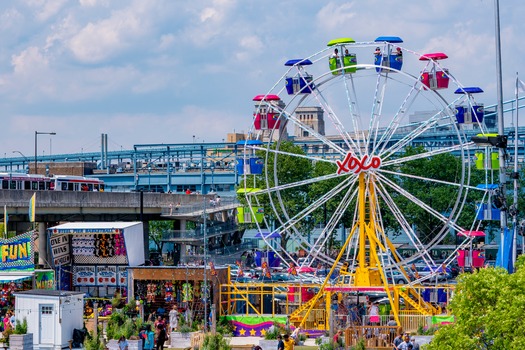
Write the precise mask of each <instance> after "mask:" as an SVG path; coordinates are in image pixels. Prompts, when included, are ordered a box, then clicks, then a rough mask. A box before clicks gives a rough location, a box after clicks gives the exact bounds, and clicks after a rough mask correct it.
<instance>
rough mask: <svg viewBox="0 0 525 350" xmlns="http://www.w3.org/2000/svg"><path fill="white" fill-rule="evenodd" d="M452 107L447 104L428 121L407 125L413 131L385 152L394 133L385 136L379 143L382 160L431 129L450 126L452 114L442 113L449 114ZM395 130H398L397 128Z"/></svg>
mask: <svg viewBox="0 0 525 350" xmlns="http://www.w3.org/2000/svg"><path fill="white" fill-rule="evenodd" d="M454 102H456V101H454ZM452 106H453V103H451V104H448V105H447V106H445V107H444V108H442V109H441V110H440V111H438V112H437V113H435V114H434V115H433V116H432V117H430V118H429V119H428V120H426V121H424V122H419V123H413V124H409V125H408V126H410V127H411V128H413V130H412V131H410V132H409V133H408V134H407V135H405V136H404V137H403V138H401V139H400V140H398V141H397V142H396V143H395V144H394V145H392V146H391V147H389V149H388V151H387V150H385V146H386V145H387V144H389V143H390V141H391V140H392V137H393V136H394V133H391V132H390V133H389V135H388V136H386V137H385V138H384V139H382V142H381V143H382V144H383V148H382V152H380V154H381V155H382V156H383V158H388V157H390V156H391V155H392V154H394V153H396V152H399V150H401V149H402V148H404V147H406V146H407V145H408V144H410V143H411V142H412V141H414V140H415V139H416V138H418V137H420V136H421V135H423V134H424V133H425V132H428V131H430V130H431V129H432V128H434V127H436V126H440V127H446V126H447V125H450V124H452V122H451V119H454V120H455V118H451V114H452V113H448V114H447V113H444V112H445V111H448V112H451V108H452ZM444 123H448V124H444ZM395 129H396V130H398V126H397V127H396V128H395Z"/></svg>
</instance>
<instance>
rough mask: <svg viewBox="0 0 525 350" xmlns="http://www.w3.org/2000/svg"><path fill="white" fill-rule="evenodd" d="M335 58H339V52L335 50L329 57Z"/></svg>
mask: <svg viewBox="0 0 525 350" xmlns="http://www.w3.org/2000/svg"><path fill="white" fill-rule="evenodd" d="M337 57H339V50H338V49H337V48H335V49H334V53H333V54H332V56H330V58H337Z"/></svg>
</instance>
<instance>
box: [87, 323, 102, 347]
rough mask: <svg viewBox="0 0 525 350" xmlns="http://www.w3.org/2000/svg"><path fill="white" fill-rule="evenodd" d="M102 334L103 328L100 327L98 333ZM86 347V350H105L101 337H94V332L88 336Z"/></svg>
mask: <svg viewBox="0 0 525 350" xmlns="http://www.w3.org/2000/svg"><path fill="white" fill-rule="evenodd" d="M97 334H102V328H101V327H98V333H97ZM84 347H85V349H86V350H104V344H102V341H101V340H100V337H98V336H97V337H96V338H95V337H94V334H93V332H90V333H88V334H87V337H86V340H85V341H84Z"/></svg>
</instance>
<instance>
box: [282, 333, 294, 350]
mask: <svg viewBox="0 0 525 350" xmlns="http://www.w3.org/2000/svg"><path fill="white" fill-rule="evenodd" d="M283 343H284V350H293V349H294V348H295V342H294V341H293V340H292V338H290V335H288V334H285V335H284V340H283Z"/></svg>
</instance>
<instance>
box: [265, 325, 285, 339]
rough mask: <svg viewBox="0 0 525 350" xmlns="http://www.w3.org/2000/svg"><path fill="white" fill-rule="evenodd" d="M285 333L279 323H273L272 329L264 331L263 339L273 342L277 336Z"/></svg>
mask: <svg viewBox="0 0 525 350" xmlns="http://www.w3.org/2000/svg"><path fill="white" fill-rule="evenodd" d="M285 332H286V330H285V329H284V326H283V325H282V324H281V323H279V322H275V321H274V322H273V325H272V327H270V328H268V330H267V331H266V334H265V335H264V339H266V340H275V339H277V336H278V335H279V334H283V333H285Z"/></svg>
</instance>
